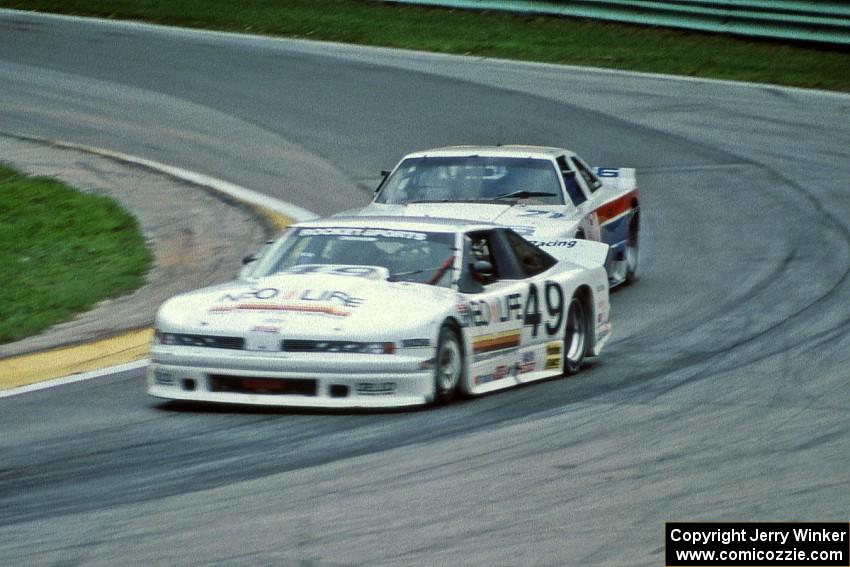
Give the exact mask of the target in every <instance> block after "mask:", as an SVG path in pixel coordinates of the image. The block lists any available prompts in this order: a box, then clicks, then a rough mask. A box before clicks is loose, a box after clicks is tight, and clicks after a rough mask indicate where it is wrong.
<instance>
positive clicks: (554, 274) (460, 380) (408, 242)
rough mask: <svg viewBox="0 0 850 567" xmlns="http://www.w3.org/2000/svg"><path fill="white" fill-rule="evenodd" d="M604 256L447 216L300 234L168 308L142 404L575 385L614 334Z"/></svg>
mask: <svg viewBox="0 0 850 567" xmlns="http://www.w3.org/2000/svg"><path fill="white" fill-rule="evenodd" d="M607 255H608V246H607V245H604V244H601V243H597V242H590V241H584V240H575V239H573V240H569V241H567V242H566V243H565V244H564V245H563V246H557V247H550V248H547V249H546V251H544V250H543V249H541V248H539V247H537V246H535V245H533V244H530V243H529V242H527V241H526V240H525V239H523V238H522V237H520V236H519V235H517V234H516V233H515V232H514V231H513V230H511V229H510V228H507V227H503V226H498V225H493V224H482V223H469V222H465V221H457V220H443V219H425V220H423V219H399V218H379V217H351V218H330V219H324V220H316V221H309V222H304V223H300V224H297V225H295V226H293V227H291V228H290V229H288V230H287V231H286V232H285V233H284V235H283V236H282V237H281V238H280V239H278V240H277V241H276V242H275V243H273V244H272V245H270V246H269V247H268V248H267V249H266V251H265V252H264V253H263V254H262V255H261V257H260V258H259V259H257V260H255V261H251V262H250V263H248V264H247V265H246V267H245V269H244V270H243V273H242V274H241V277H240V279H239V280H238V281H234V282H232V283H229V284H225V285H219V286H215V287H210V288H206V289H201V290H198V291H194V292H190V293H186V294H183V295H179V296H177V297H174V298H172V299H170V300H168V301H167V302H165V303H164V304H163V305H162V307H161V308H160V310H159V312H158V314H157V317H156V323H155V326H156V330H155V338H154V344H153V345H152V348H151V353H150V357H151V364H150V367H149V369H148V382H147V383H148V392H149V393H150V394H152V395H153V396H157V397H160V398H167V399H173V400H193V401H202V402H224V403H237V404H263V405H285V406H312V407H386V406H405V405H417V404H425V403H428V402H437V403H440V402H446V401H448V400H450V399H451V398H452V397H453V396H455V395H456V394H464V395H476V394H483V393H485V392H490V391H493V390H499V389H502V388H508V387H511V386H514V385H516V384H520V383H524V382H531V381H534V380H540V379H544V378H550V377H553V376H559V375H561V374H572V373H575V372H577V371H578V370H579V368H580V367H581V366H582V363H583V361H584V360H585V357H586V356H595V355H598V354H599V353H600V352H601V350H602V348H603V346H604V345H605V343H606V341H607V340H608V337H609V335H610V330H611V324H610V311H609V298H608V285H607V284H608V282H607V275H606V272H605V269H604V264H605V260H606V258H607Z"/></svg>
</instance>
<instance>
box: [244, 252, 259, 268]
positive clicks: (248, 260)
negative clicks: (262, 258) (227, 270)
mask: <svg viewBox="0 0 850 567" xmlns="http://www.w3.org/2000/svg"><path fill="white" fill-rule="evenodd" d="M256 261H257V255H256V254H248V255H247V256H245V257H244V258H242V265H243V266H244V265H246V264H250V263H251V262H256Z"/></svg>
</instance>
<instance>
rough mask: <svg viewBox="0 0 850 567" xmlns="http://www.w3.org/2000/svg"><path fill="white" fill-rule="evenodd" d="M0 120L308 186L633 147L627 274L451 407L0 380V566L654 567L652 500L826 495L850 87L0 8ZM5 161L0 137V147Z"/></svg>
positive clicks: (848, 236) (705, 516)
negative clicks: (605, 318) (568, 339)
mask: <svg viewBox="0 0 850 567" xmlns="http://www.w3.org/2000/svg"><path fill="white" fill-rule="evenodd" d="M0 132H17V133H23V134H27V135H31V136H38V137H42V138H55V139H62V140H66V141H71V142H76V143H82V144H90V145H94V146H99V147H103V148H108V149H111V150H116V151H121V152H126V153H129V154H134V155H138V156H141V157H145V158H148V159H154V160H159V161H162V162H165V163H168V164H170V165H176V166H180V167H185V168H188V169H192V170H195V171H199V172H201V173H204V174H207V175H212V176H217V177H220V178H222V179H225V180H228V181H232V182H235V183H239V184H241V185H244V186H246V187H248V188H250V189H254V190H257V191H261V192H265V193H268V194H270V195H273V196H276V197H278V198H282V199H284V200H287V201H291V202H293V203H295V204H298V205H300V206H303V207H306V208H309V209H312V210H314V211H316V212H319V213H329V212H333V211H337V210H341V209H345V208H349V207H353V206H357V205H360V204H363V203H365V202H366V201H367V200H368V198H369V190H370V188H371V187H372V186H373V185H374V184H375V182H376V181H377V172H378V171H379V170H380V169H382V168H387V167H389V166H391V165H393V164H394V163H395V161H396V160H397V159H398V158H399V157H400V156H401V155H402V154H404V153H406V152H408V151H413V150H416V149H421V148H424V147H429V146H436V145H443V144H457V143H497V142H504V143H509V142H510V143H533V144H553V145H562V146H566V147H570V148H572V149H574V150H576V151H577V152H579V153H580V154H582V155H583V156H584V157H585V158H586V159H587V160H588V161H590V162H591V163H594V164H598V165H624V166H634V167H637V168H639V171H638V175H639V178H638V179H639V182H640V186H641V191H642V197H643V202H642V205H643V215H642V228H643V232H642V237H643V240H642V251H641V252H642V263H641V267H640V276H641V279H640V281H639V282H638V283H637V285H635V286H633V287H631V288H628V289H624V290H622V291H619V292H617V293H615V294H614V296H613V298H612V299H613V308H614V325H615V327H614V332H615V338H614V339H613V341H612V343H611V344H610V347H609V348H608V349H607V350H606V352H605V353H604V356H603V357H602V358H601V359H600V360H599V361H598V362H596V363H594V364H593V366H592V367H589V368H586V369H585V371H583V372H582V373H580V374H579V375H578V376H577V377H575V378H572V379H569V380H565V379H561V380H553V381H549V382H546V383H542V384H536V385H532V386H529V387H525V388H520V389H517V390H512V391H508V392H504V393H499V394H496V395H491V396H487V397H484V398H480V399H477V400H473V401H470V402H462V403H456V404H453V405H451V406H449V407H445V408H440V409H435V410H423V411H405V412H384V413H378V414H374V413H324V412H290V411H262V410H238V409H232V408H222V409H215V410H209V409H198V408H191V407H184V406H179V405H173V404H168V403H161V402H158V401H157V400H155V399H153V398H149V397H148V396H147V395H146V394H145V393H144V389H143V375H142V372H140V371H135V372H130V373H125V374H122V375H114V376H110V377H107V378H102V379H96V380H93V381H89V382H84V383H79V384H75V385H70V386H64V387H59V388H54V389H49V390H44V391H40V392H36V393H30V394H24V395H19V396H14V397H9V398H4V399H0V432H2V433H1V434H0V564H4V565H5V564H10V565H119V564H130V563H133V564H151V565H153V564H163V565H169V564H178V563H192V564H202V565H217V564H222V565H225V564H226V565H242V564H260V565H268V564H277V565H305V566H306V565H310V566H336V565H370V566H371V565H661V564H663V557H662V548H663V529H664V526H663V524H664V522H665V521H667V520H675V521H688V520H694V521H697V520H704V521H709V520H713V521H738V520H770V521H793V520H813V521H814V520H823V521H827V520H832V521H845V522H846V521H848V519H850V518H848V510H850V492H848V490H847V487H848V486H850V467H848V464H850V388H848V381H850V326H849V325H848V323H850V308H848V306H849V305H850V279H848V266H850V223H848V218H850V215H849V214H848V211H850V190H848V186H847V180H848V179H850V160H848V159H847V158H848V153H850V97H848V96H840V95H828V94H819V93H807V92H804V91H793V90H782V89H776V88H771V87H750V86H745V85H732V84H720V83H709V82H701V81H681V80H670V79H665V78H660V77H648V76H636V75H624V74H614V73H602V72H595V71H588V70H580V69H566V68H559V67H553V66H545V65H533V64H523V63H508V62H498V61H491V60H481V59H476V58H458V57H447V56H433V55H427V54H417V53H409V52H397V51H389V50H375V49H366V48H357V47H346V46H335V45H326V44H314V43H308V42H292V41H289V42H287V41H276V40H270V39H257V38H248V37H235V36H222V35H217V34H205V33H197V32H184V31H173V30H157V29H155V28H147V27H142V26H135V25H129V26H128V25H123V24H116V23H106V24H102V23H95V22H85V21H80V20H66V19H56V18H49V17H39V16H31V15H23V14H20V13H10V12H0ZM0 159H2V156H0Z"/></svg>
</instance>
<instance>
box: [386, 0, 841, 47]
mask: <svg viewBox="0 0 850 567" xmlns="http://www.w3.org/2000/svg"><path fill="white" fill-rule="evenodd" d="M389 1H392V2H394V3H405V4H421V5H430V6H443V7H450V8H464V9H473V10H501V11H510V12H520V13H534V14H555V15H561V16H573V17H579V18H593V19H598V20H613V21H618V22H628V23H633V24H640V25H651V26H666V27H675V28H686V29H692V30H700V31H708V32H715V33H727V34H736V35H746V36H755V37H766V38H773V39H790V40H794V41H810V42H819V43H831V44H839V45H850V3H847V2H829V1H823V0H810V1H802V0H725V1H721V0H673V1H668V2H662V1H659V0H573V1H570V0H553V1H549V2H535V1H530V0H389Z"/></svg>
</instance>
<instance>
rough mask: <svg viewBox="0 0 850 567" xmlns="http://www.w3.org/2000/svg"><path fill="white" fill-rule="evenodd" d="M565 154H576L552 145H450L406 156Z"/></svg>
mask: <svg viewBox="0 0 850 567" xmlns="http://www.w3.org/2000/svg"><path fill="white" fill-rule="evenodd" d="M564 154H566V155H568V156H571V155H575V154H574V153H573V152H572V151H570V150H567V149H564V148H556V147H550V146H523V145H509V146H448V147H444V148H433V149H430V150H422V151H419V152H413V153H410V154H407V155H406V156H404V158H405V159H407V158H421V157H464V156H467V157H473V156H486V157H520V158H538V159H541V158H542V159H553V158H556V157H558V156H562V155H564Z"/></svg>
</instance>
